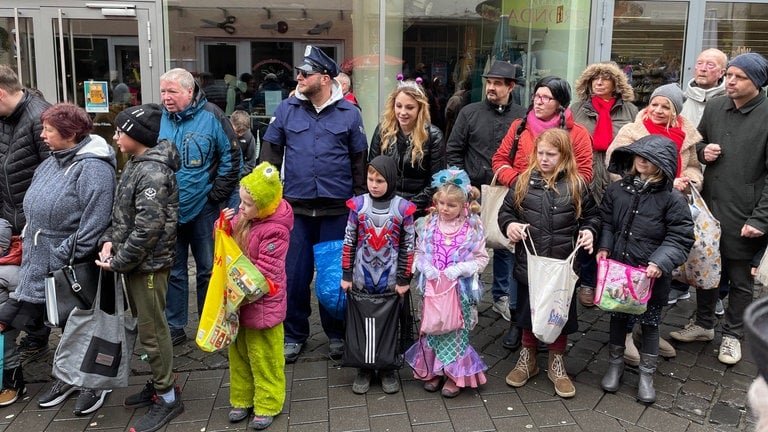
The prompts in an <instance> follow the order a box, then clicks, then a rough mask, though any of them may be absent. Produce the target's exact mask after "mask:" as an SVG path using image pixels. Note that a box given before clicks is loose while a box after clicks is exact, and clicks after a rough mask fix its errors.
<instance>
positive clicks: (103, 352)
mask: <svg viewBox="0 0 768 432" xmlns="http://www.w3.org/2000/svg"><path fill="white" fill-rule="evenodd" d="M119 285H122V286H119ZM124 286H125V282H124V281H123V283H122V284H115V286H114V287H113V289H114V291H115V296H114V298H115V314H114V315H111V314H109V313H107V312H105V311H103V310H102V309H101V294H102V286H101V285H100V284H97V289H96V297H95V300H94V302H93V308H92V309H86V310H82V309H80V308H75V309H74V310H73V311H72V313H71V314H70V315H69V320H68V321H67V326H66V327H65V328H64V332H63V333H62V334H61V340H60V341H59V345H58V346H57V347H56V353H55V354H54V356H53V376H55V377H56V378H58V379H60V380H62V381H64V382H65V383H67V384H71V385H74V386H77V387H85V388H92V389H111V388H117V387H127V386H128V377H129V376H130V374H131V354H132V353H133V345H134V343H135V342H136V335H137V333H138V330H137V327H136V323H137V320H136V318H134V317H130V316H126V313H125V312H126V311H125V308H124V305H125V300H124V297H123V292H124Z"/></svg>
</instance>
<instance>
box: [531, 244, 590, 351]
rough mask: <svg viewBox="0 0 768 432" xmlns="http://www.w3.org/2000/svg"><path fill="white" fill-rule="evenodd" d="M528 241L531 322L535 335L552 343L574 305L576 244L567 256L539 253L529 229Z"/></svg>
mask: <svg viewBox="0 0 768 432" xmlns="http://www.w3.org/2000/svg"><path fill="white" fill-rule="evenodd" d="M528 239H529V240H530V243H531V249H532V251H533V253H531V251H530V250H528V244H527V243H526V242H525V241H523V246H524V247H525V251H526V253H527V254H528V293H529V297H530V306H531V323H532V324H533V334H534V335H535V336H536V339H538V340H540V341H542V342H544V343H548V344H549V343H552V342H554V341H555V339H557V337H558V336H560V333H561V332H562V331H563V327H565V323H567V322H568V311H569V310H570V308H571V299H573V290H574V289H575V288H576V281H577V280H578V279H579V275H577V274H576V272H574V271H573V260H574V259H575V258H576V252H578V250H579V247H576V248H575V249H574V250H573V252H571V254H570V255H568V257H567V258H566V259H564V260H561V259H556V258H548V257H543V256H538V255H536V247H535V246H534V245H533V239H531V236H530V231H529V234H528Z"/></svg>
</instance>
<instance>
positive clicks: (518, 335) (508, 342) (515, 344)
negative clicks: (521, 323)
mask: <svg viewBox="0 0 768 432" xmlns="http://www.w3.org/2000/svg"><path fill="white" fill-rule="evenodd" d="M511 311H512V319H511V320H510V321H509V329H508V330H507V332H506V333H504V338H502V339H501V345H502V346H503V347H504V348H506V349H511V350H512V351H517V349H518V348H520V341H521V340H522V338H523V333H522V332H521V331H520V327H518V326H517V320H516V319H515V316H516V312H515V310H514V309H512V310H511Z"/></svg>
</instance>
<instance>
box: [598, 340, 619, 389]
mask: <svg viewBox="0 0 768 432" xmlns="http://www.w3.org/2000/svg"><path fill="white" fill-rule="evenodd" d="M623 374H624V347H623V346H621V345H608V370H606V371H605V375H604V376H603V381H602V382H601V383H600V386H601V387H603V390H605V391H607V392H610V393H613V392H615V391H616V390H618V389H619V385H621V376H622V375H623Z"/></svg>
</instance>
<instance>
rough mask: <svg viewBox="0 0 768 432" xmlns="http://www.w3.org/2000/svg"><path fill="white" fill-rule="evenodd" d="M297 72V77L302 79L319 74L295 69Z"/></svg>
mask: <svg viewBox="0 0 768 432" xmlns="http://www.w3.org/2000/svg"><path fill="white" fill-rule="evenodd" d="M296 70H297V71H298V72H299V75H301V77H302V78H307V77H311V76H312V75H317V74H318V73H319V72H307V71H305V70H304V69H296Z"/></svg>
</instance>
